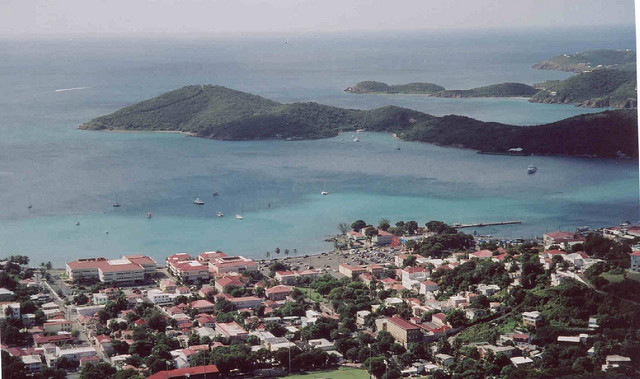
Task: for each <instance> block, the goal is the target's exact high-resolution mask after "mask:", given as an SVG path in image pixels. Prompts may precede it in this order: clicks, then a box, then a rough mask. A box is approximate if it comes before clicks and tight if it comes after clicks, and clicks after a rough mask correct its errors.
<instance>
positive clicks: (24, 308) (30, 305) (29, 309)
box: [20, 300, 37, 314]
mask: <svg viewBox="0 0 640 379" xmlns="http://www.w3.org/2000/svg"><path fill="white" fill-rule="evenodd" d="M36 309H37V307H36V304H35V303H34V302H33V301H31V300H27V301H23V302H22V303H20V314H25V313H34V312H35V311H36Z"/></svg>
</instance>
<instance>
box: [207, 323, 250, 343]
mask: <svg viewBox="0 0 640 379" xmlns="http://www.w3.org/2000/svg"><path fill="white" fill-rule="evenodd" d="M215 332H216V334H217V335H219V336H222V337H224V338H228V339H229V340H231V341H238V340H245V339H246V338H247V336H248V335H249V333H248V332H247V331H246V330H244V328H243V327H242V326H240V325H239V324H238V323H237V322H235V321H232V322H217V323H216V327H215Z"/></svg>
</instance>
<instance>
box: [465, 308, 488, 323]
mask: <svg viewBox="0 0 640 379" xmlns="http://www.w3.org/2000/svg"><path fill="white" fill-rule="evenodd" d="M464 313H465V315H466V316H467V318H468V319H469V320H471V321H473V320H476V319H479V318H482V317H485V316H487V314H488V312H487V311H486V310H484V309H478V308H467V309H465V310H464Z"/></svg>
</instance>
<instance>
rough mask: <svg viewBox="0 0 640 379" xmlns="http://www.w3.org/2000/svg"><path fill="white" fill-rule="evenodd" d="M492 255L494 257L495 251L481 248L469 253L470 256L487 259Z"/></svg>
mask: <svg viewBox="0 0 640 379" xmlns="http://www.w3.org/2000/svg"><path fill="white" fill-rule="evenodd" d="M491 257H493V252H492V251H491V250H479V251H476V252H473V253H471V254H469V258H478V259H485V258H491Z"/></svg>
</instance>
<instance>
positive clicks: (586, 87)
mask: <svg viewBox="0 0 640 379" xmlns="http://www.w3.org/2000/svg"><path fill="white" fill-rule="evenodd" d="M635 57H636V54H635V52H634V51H631V50H623V51H619V50H590V51H585V52H583V53H576V54H562V55H557V56H555V57H552V58H550V59H549V60H545V61H542V62H539V63H537V64H535V65H534V66H533V68H535V69H541V70H559V71H571V72H577V73H579V75H576V76H572V77H570V78H568V79H565V80H550V81H546V82H542V83H537V84H535V85H534V86H530V85H527V84H524V83H501V84H493V85H488V86H484V87H477V88H472V89H467V90H447V89H445V88H444V87H442V86H440V85H437V84H433V83H409V84H394V85H389V84H386V83H382V82H376V81H371V80H368V81H363V82H359V83H357V84H355V85H353V86H350V87H347V88H346V89H345V92H348V93H354V94H421V95H427V96H434V97H451V98H469V97H527V98H529V101H531V102H533V103H553V104H574V105H576V106H580V107H587V108H637V93H636V66H635Z"/></svg>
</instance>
